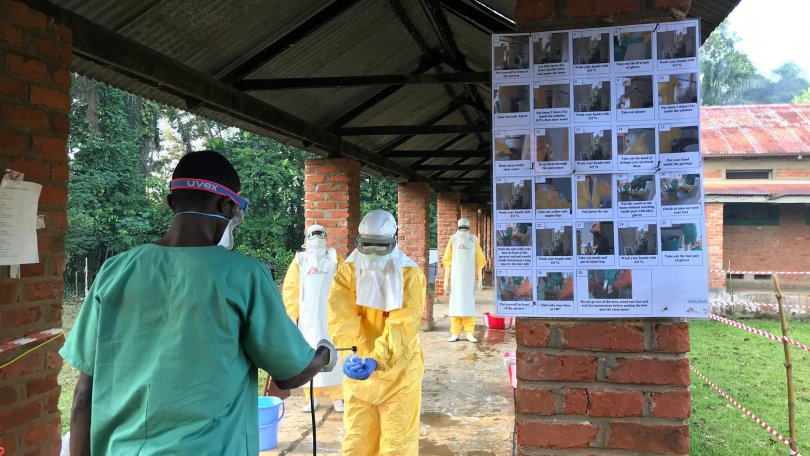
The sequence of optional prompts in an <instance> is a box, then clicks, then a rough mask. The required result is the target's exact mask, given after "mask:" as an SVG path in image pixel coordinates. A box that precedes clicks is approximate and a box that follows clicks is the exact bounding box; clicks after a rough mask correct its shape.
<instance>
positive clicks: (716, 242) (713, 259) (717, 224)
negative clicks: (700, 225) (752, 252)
mask: <svg viewBox="0 0 810 456" xmlns="http://www.w3.org/2000/svg"><path fill="white" fill-rule="evenodd" d="M723 236H724V228H723V203H706V242H707V243H708V249H709V270H710V271H722V270H725V269H726V265H727V264H728V263H727V262H725V261H723V258H724V256H723V255H724V245H725V241H724V239H723ZM709 286H710V287H719V288H725V286H726V276H725V275H724V274H723V273H722V272H710V273H709Z"/></svg>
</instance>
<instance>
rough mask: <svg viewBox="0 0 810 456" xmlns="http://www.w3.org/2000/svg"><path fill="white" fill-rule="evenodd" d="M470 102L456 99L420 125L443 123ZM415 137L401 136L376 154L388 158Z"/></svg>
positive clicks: (380, 148)
mask: <svg viewBox="0 0 810 456" xmlns="http://www.w3.org/2000/svg"><path fill="white" fill-rule="evenodd" d="M469 102H470V100H467V99H464V98H455V99H453V101H451V102H450V104H449V105H448V106H447V108H445V109H444V110H442V111H441V112H439V113H437V114H435V115H433V116H431V117H430V118H429V119H427V120H426V121H424V122H422V123H420V124H419V125H433V124H435V123H436V122H439V121H441V120H442V119H444V118H445V117H448V116H449V115H450V114H452V113H454V112H456V111H458V110H459V109H461V108H462V107H463V106H464V105H465V104H468V103H469ZM414 136H415V135H405V136H400V137H399V138H397V139H395V140H393V141H391V142H389V143H388V144H386V145H384V146H382V147H379V148H377V150H375V151H374V152H375V153H377V154H380V155H382V156H384V157H385V156H388V152H390V151H392V150H394V149H396V148H397V147H399V146H401V145H403V144H405V143H406V142H408V141H410V140H411V138H413V137H414Z"/></svg>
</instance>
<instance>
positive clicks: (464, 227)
mask: <svg viewBox="0 0 810 456" xmlns="http://www.w3.org/2000/svg"><path fill="white" fill-rule="evenodd" d="M458 230H459V231H470V227H469V226H465V225H461V226H459V227H458Z"/></svg>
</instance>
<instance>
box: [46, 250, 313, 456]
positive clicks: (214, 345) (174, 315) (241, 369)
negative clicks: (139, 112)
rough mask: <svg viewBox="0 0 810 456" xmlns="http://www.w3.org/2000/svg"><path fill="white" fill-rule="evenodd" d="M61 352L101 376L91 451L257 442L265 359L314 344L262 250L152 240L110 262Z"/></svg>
mask: <svg viewBox="0 0 810 456" xmlns="http://www.w3.org/2000/svg"><path fill="white" fill-rule="evenodd" d="M60 354H61V355H62V357H63V358H65V360H66V361H67V362H68V363H70V364H71V365H73V366H74V367H76V368H77V369H79V370H80V371H82V372H84V373H85V374H87V375H90V376H92V377H93V400H92V418H91V420H92V421H91V428H90V429H91V431H90V433H91V449H92V454H93V455H94V456H95V455H104V454H109V455H118V454H133V455H134V454H137V455H142V456H144V455H158V454H159V455H170V454H171V455H176V454H183V455H192V454H193V455H195V456H199V455H208V454H211V455H214V454H216V455H224V454H227V455H256V454H258V452H259V450H258V444H259V441H258V417H257V414H258V411H257V399H256V398H257V391H258V384H257V375H258V371H257V366H258V367H260V368H262V369H265V370H267V371H268V372H269V373H270V375H271V376H272V377H273V378H275V379H280V380H287V379H289V378H291V377H294V376H295V375H297V374H299V373H301V371H303V370H304V369H305V368H306V367H307V365H308V364H309V363H310V361H311V360H312V358H313V356H315V351H314V350H313V349H312V348H311V347H310V346H309V345H308V344H307V342H306V341H305V340H304V338H303V336H302V335H301V333H300V332H299V331H298V328H296V327H295V325H294V324H293V323H292V321H291V320H290V318H289V317H287V314H286V311H285V310H284V305H283V304H282V301H281V295H280V294H279V291H278V287H277V286H276V284H275V283H273V279H272V278H271V277H270V274H269V271H268V269H267V267H265V266H264V265H262V264H261V263H259V262H258V261H255V260H253V259H251V258H248V257H246V256H243V255H240V254H238V253H234V252H231V251H229V250H226V249H224V248H222V247H218V246H211V247H162V246H158V245H154V244H150V245H144V246H140V247H137V248H134V249H132V250H130V251H128V252H126V253H123V254H120V255H117V256H115V257H113V258H110V259H108V260H107V261H106V262H105V263H104V266H103V267H102V268H101V271H99V273H98V276H97V277H96V280H95V282H94V283H93V286H92V288H91V290H90V293H89V294H88V296H87V299H86V300H85V302H84V305H83V306H82V309H81V311H80V312H79V316H78V318H77V320H76V323H75V325H74V326H73V329H72V331H71V332H70V335H69V337H68V340H67V342H66V344H65V346H64V347H63V348H62V349H61V350H60Z"/></svg>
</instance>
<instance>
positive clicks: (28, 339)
mask: <svg viewBox="0 0 810 456" xmlns="http://www.w3.org/2000/svg"><path fill="white" fill-rule="evenodd" d="M62 332H63V331H62V328H53V329H49V330H47V331H42V332H38V333H34V334H31V335H28V336H25V337H21V338H19V339H17V340H12V341H11V342H8V343H5V344H3V345H0V355H1V354H3V353H5V352H7V351H10V350H14V349H15V348H18V347H22V346H25V345H28V344H31V343H34V342H39V341H41V340H45V339H49V338H51V337H53V336H56V335H58V334H62Z"/></svg>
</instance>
